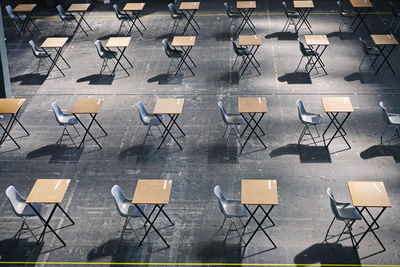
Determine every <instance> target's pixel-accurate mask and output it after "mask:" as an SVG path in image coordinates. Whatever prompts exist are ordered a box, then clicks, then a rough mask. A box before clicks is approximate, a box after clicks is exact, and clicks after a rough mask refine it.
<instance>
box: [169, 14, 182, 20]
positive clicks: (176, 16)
mask: <svg viewBox="0 0 400 267" xmlns="http://www.w3.org/2000/svg"><path fill="white" fill-rule="evenodd" d="M171 16H172V18H173V19H182V17H183V15H182V14H181V13H176V14H173V15H171Z"/></svg>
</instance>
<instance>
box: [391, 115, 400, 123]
mask: <svg viewBox="0 0 400 267" xmlns="http://www.w3.org/2000/svg"><path fill="white" fill-rule="evenodd" d="M388 117H389V120H390V122H391V123H392V124H394V125H400V114H396V113H388Z"/></svg>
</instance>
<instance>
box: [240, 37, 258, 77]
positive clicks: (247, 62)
mask: <svg viewBox="0 0 400 267" xmlns="http://www.w3.org/2000/svg"><path fill="white" fill-rule="evenodd" d="M258 48H260V46H258V45H257V46H252V47H251V49H250V53H249V55H246V58H245V60H244V61H243V65H244V69H243V71H242V73H241V74H240V77H241V76H243V74H244V72H245V71H246V69H247V67H248V66H249V65H250V63H251V64H252V65H253V67H254V68H255V69H256V71H257V72H258V74H259V75H261V72H260V71H259V70H258V66H256V65H255V64H254V62H253V59H254V60H255V62H258V61H257V60H256V59H255V54H256V53H257V50H258ZM253 50H254V51H253ZM241 67H242V66H241ZM239 70H240V68H239Z"/></svg>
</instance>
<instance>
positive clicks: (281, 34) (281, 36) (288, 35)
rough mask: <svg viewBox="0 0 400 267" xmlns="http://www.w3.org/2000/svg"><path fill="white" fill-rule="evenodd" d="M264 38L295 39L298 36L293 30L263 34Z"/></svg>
mask: <svg viewBox="0 0 400 267" xmlns="http://www.w3.org/2000/svg"><path fill="white" fill-rule="evenodd" d="M264 38H265V39H272V38H278V40H279V41H295V40H297V38H298V36H297V33H295V32H274V33H271V34H267V35H265V36H264Z"/></svg>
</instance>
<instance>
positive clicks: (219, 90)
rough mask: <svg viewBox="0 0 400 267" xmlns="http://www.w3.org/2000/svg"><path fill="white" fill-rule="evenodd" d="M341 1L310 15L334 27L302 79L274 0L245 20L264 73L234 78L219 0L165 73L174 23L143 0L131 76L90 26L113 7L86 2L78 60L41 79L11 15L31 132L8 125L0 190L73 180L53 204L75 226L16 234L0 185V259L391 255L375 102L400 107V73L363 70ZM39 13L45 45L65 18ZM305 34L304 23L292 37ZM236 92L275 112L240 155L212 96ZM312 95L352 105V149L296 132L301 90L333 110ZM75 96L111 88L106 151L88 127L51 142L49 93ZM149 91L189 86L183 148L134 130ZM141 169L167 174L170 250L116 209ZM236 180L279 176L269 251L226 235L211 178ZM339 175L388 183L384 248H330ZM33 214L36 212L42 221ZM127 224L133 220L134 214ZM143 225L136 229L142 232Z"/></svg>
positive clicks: (174, 91) (71, 48)
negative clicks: (166, 41)
mask: <svg viewBox="0 0 400 267" xmlns="http://www.w3.org/2000/svg"><path fill="white" fill-rule="evenodd" d="M373 3H374V5H376V9H374V10H373V12H374V13H373V14H371V15H370V16H368V18H367V23H368V24H369V25H370V26H371V28H372V31H373V32H374V33H386V32H387V30H385V29H386V28H387V25H388V24H389V23H390V20H391V16H390V13H388V11H389V10H388V8H387V2H377V1H373ZM347 4H348V3H347V2H346V5H347ZM66 6H68V5H67V4H66ZM335 9H336V6H335V5H334V2H329V1H322V2H318V3H316V8H315V10H314V12H313V13H312V14H311V15H310V17H309V20H310V22H311V24H312V26H313V31H314V33H316V34H328V36H329V41H330V43H331V44H330V46H329V47H328V48H327V50H326V52H325V54H324V56H323V60H324V62H325V64H326V69H327V71H328V73H329V74H328V75H327V76H321V75H313V76H312V77H311V79H310V78H309V77H308V76H307V75H305V74H304V73H302V72H301V71H300V72H295V69H296V66H297V64H298V62H299V60H300V57H301V55H300V51H299V48H298V42H297V41H296V38H297V36H296V35H295V34H290V33H282V32H281V29H282V27H283V25H284V23H285V19H286V18H285V17H284V15H283V13H282V8H281V3H280V1H273V2H271V1H268V2H267V1H265V2H261V1H257V10H256V12H255V14H254V16H253V21H254V24H255V25H256V31H257V34H261V36H262V37H265V38H263V45H262V47H261V48H260V49H259V51H258V54H257V58H258V60H259V62H260V63H261V68H260V71H261V73H262V75H261V76H257V75H256V72H255V71H254V70H252V71H249V72H247V73H246V75H245V76H244V77H243V79H241V80H240V81H238V79H237V73H236V71H235V70H233V69H232V68H231V67H232V64H233V61H234V58H235V55H234V52H233V50H232V46H231V43H230V41H229V39H230V36H231V31H230V27H229V20H228V19H227V17H226V15H225V14H224V10H223V6H222V3H220V2H214V1H203V2H202V3H201V9H200V11H199V12H198V17H197V20H198V22H199V24H200V26H201V30H200V36H199V37H197V38H198V39H197V40H196V46H195V47H194V48H193V50H192V54H191V55H192V58H193V59H194V61H195V62H196V64H197V68H196V69H195V76H192V75H191V74H190V72H189V71H187V70H184V71H183V74H182V75H180V76H178V77H173V76H172V75H168V68H169V66H170V60H169V59H168V58H167V57H166V56H165V54H164V51H163V48H162V45H161V40H162V39H163V38H170V37H171V36H172V35H171V34H170V30H171V27H172V21H171V18H170V17H169V15H168V13H167V12H166V3H163V2H161V1H152V2H149V3H147V4H146V7H145V12H144V14H145V16H144V17H143V18H142V20H143V23H144V24H145V25H146V27H147V30H146V31H145V32H144V36H143V37H138V36H139V35H138V33H137V32H133V33H132V37H133V38H132V41H131V44H130V46H129V47H128V49H127V52H126V55H127V56H128V58H129V59H130V60H131V61H132V63H133V68H130V69H129V73H130V74H131V76H130V77H126V75H125V74H124V73H123V72H122V71H120V70H119V71H117V73H116V76H115V77H112V76H110V75H108V74H104V75H99V70H100V66H101V60H100V59H99V58H98V55H97V52H96V49H95V46H94V40H96V39H100V40H103V41H104V40H106V39H107V38H108V37H110V36H114V35H116V34H117V30H118V27H119V22H118V21H117V20H116V18H115V16H114V13H112V11H111V6H110V5H102V4H95V5H93V7H92V9H91V11H90V12H88V14H87V21H88V22H89V23H90V24H91V26H92V27H93V31H91V32H90V33H89V37H86V36H85V35H84V34H83V33H82V32H78V33H77V34H76V35H75V36H74V37H71V38H70V41H69V42H68V44H67V45H66V48H65V50H64V53H63V55H64V57H65V58H66V60H67V61H68V62H69V63H70V65H71V69H68V70H65V74H66V77H65V78H62V76H60V74H59V73H58V72H57V71H53V72H52V73H51V74H50V76H49V77H46V76H45V70H44V69H42V70H40V72H39V74H37V73H36V67H37V60H36V59H35V58H34V57H33V55H32V52H31V50H30V48H29V47H28V41H29V40H30V38H31V37H30V36H29V35H24V36H23V37H21V38H17V37H16V36H15V33H14V29H13V28H12V25H11V24H10V23H9V21H8V19H5V20H4V22H5V26H6V37H7V47H8V56H9V65H10V75H11V81H12V87H13V96H14V97H25V98H27V102H26V104H25V105H24V107H23V110H22V112H21V116H20V117H21V122H22V123H23V125H24V126H25V127H26V128H27V129H28V131H29V132H30V136H24V132H23V131H22V129H20V128H19V127H18V126H16V127H15V128H14V129H13V134H14V136H15V137H18V139H17V140H18V143H20V144H21V147H22V148H21V149H20V150H15V146H14V145H13V144H12V142H10V141H6V142H5V143H4V144H3V145H2V146H1V148H0V170H1V172H0V191H1V192H4V191H5V189H6V188H7V187H8V186H9V185H14V186H16V188H17V189H18V190H19V191H20V193H21V194H22V195H23V196H27V195H28V194H29V192H30V189H31V188H32V186H33V184H34V182H35V180H36V179H37V178H70V179H72V182H71V184H70V187H69V189H68V191H67V194H66V195H65V198H64V201H63V203H62V206H63V207H64V208H65V210H66V211H67V212H68V214H69V215H70V216H71V217H72V218H73V219H74V220H75V222H76V225H74V226H71V227H66V228H64V229H61V230H60V231H59V234H60V235H61V236H62V238H63V239H64V240H65V242H66V243H67V246H66V247H64V248H59V246H60V243H59V242H58V240H57V239H56V238H55V237H54V235H52V234H51V233H49V234H47V235H46V236H45V239H44V243H43V244H41V245H36V244H35V242H34V240H33V239H32V238H30V236H29V235H23V236H22V237H21V240H20V242H19V243H18V244H17V242H16V241H15V240H14V239H12V237H13V235H14V234H15V232H16V231H17V230H18V227H19V224H20V222H21V221H20V218H18V217H16V216H14V214H13V212H12V210H11V207H10V204H9V202H8V200H7V198H6V196H5V194H2V197H1V198H0V221H1V231H0V240H1V241H0V257H1V261H3V262H12V261H16V262H25V261H26V262H83V263H85V262H89V263H90V262H104V265H105V266H107V265H109V263H110V262H111V263H118V262H132V263H133V262H136V263H143V264H144V265H148V266H151V263H193V265H194V264H195V263H203V264H208V263H210V264H209V265H210V266H211V265H212V263H243V264H246V263H255V264H260V265H261V264H266V263H270V264H288V265H297V264H298V265H307V264H327V265H325V266H328V265H329V264H343V266H347V265H348V264H361V265H363V264H378V265H382V266H383V265H385V264H399V263H400V250H399V241H400V226H399V225H400V219H399V214H400V208H399V207H400V200H399V193H400V183H399V165H398V163H399V162H400V147H399V145H398V144H399V143H398V142H392V143H391V145H390V146H389V147H388V146H380V145H379V143H380V140H379V138H380V134H381V132H382V130H383V129H384V127H385V122H384V120H383V117H382V114H381V110H380V108H379V101H384V102H385V103H386V104H387V106H388V107H389V109H390V110H391V111H393V112H400V110H399V108H398V107H399V104H398V103H399V100H400V95H399V92H398V84H399V81H400V78H399V75H396V76H393V75H391V73H390V71H389V69H388V68H387V67H384V68H383V69H382V71H381V72H380V73H379V74H378V75H377V76H374V75H373V71H372V70H369V71H368V70H366V66H367V64H366V65H364V67H363V70H362V72H360V71H359V68H358V66H359V64H360V62H361V59H362V57H363V52H362V50H361V46H360V43H359V41H358V37H359V36H363V37H364V38H365V39H366V40H367V41H368V42H369V43H371V42H372V40H371V39H370V38H369V37H368V34H367V32H366V31H365V30H364V29H362V30H361V31H358V32H357V33H356V34H354V35H352V34H349V33H340V32H338V25H339V23H340V18H339V16H338V14H336V13H334V12H335ZM35 15H37V16H38V18H37V19H36V22H37V24H38V26H39V28H40V29H41V33H37V32H36V33H35V36H34V37H33V39H34V40H35V42H37V43H38V44H40V43H41V42H43V40H44V39H45V38H46V37H47V36H61V33H60V31H61V25H62V24H61V22H60V21H59V19H58V17H48V16H52V15H54V12H53V11H52V10H50V9H41V10H40V11H38V12H37V13H36V14H35ZM181 26H182V25H181ZM71 29H72V28H69V30H71ZM181 29H182V28H180V30H181ZM244 33H250V32H249V31H245V32H244ZM306 33H307V32H306V31H301V32H300V35H301V34H306ZM396 36H397V35H396ZM397 37H400V36H397ZM398 57H399V51H398V49H397V48H396V49H395V51H394V53H393V54H392V57H391V63H392V65H393V66H394V69H395V71H396V72H399V71H400V68H399V63H398V60H397V58H398ZM171 68H172V69H171V70H170V73H173V66H172V67H171ZM238 96H265V97H266V98H267V101H268V108H269V112H268V114H267V116H265V119H264V120H263V121H262V123H261V126H262V127H263V129H265V131H266V136H264V137H262V138H263V141H264V142H265V144H266V145H267V149H265V150H260V148H262V147H261V146H260V144H259V142H258V141H257V140H256V139H252V140H251V142H250V144H249V146H247V147H246V149H245V150H244V152H243V153H242V155H239V150H240V147H239V145H238V144H237V143H236V142H235V141H234V140H233V139H232V140H231V141H230V142H229V143H228V144H227V145H225V141H224V140H223V139H222V138H221V136H222V133H223V130H224V124H223V122H222V120H221V117H220V113H219V110H218V109H217V101H218V100H222V101H224V103H225V104H226V105H227V108H228V109H229V110H232V111H236V110H237V97H238ZM321 96H349V97H350V99H351V101H352V103H353V106H354V107H355V112H354V113H353V114H351V116H350V117H349V119H348V121H347V122H346V124H345V129H346V131H347V133H348V137H347V138H348V140H349V142H350V144H351V146H352V148H351V149H350V150H344V149H345V148H346V146H345V144H344V143H343V142H342V141H341V140H340V139H337V140H334V141H333V142H332V145H331V146H330V147H329V150H326V149H324V147H323V143H322V142H321V139H319V143H318V144H319V146H318V147H316V148H315V147H314V146H313V145H312V144H311V143H310V140H308V141H305V142H304V143H303V145H301V146H300V147H297V146H296V142H297V138H298V136H299V134H300V132H301V129H302V126H301V124H300V123H299V122H298V118H297V110H296V106H295V102H296V100H297V99H299V98H301V99H303V101H304V103H305V105H306V107H307V108H308V109H309V110H310V111H311V112H318V113H321V114H322V115H323V118H324V124H323V125H322V127H321V130H322V129H324V128H325V127H326V125H327V123H328V122H329V121H328V117H327V115H326V114H324V113H323V109H322V105H321V100H320V99H321ZM82 97H101V98H104V99H105V101H104V106H103V109H102V110H101V113H100V114H99V116H98V120H99V121H100V123H101V124H102V126H103V127H104V128H105V129H106V130H107V131H108V133H109V136H107V137H101V138H99V142H100V143H101V145H102V146H103V149H102V150H99V149H98V147H97V146H96V145H95V143H94V142H92V141H90V140H89V141H88V142H87V143H86V146H85V148H84V149H83V150H79V151H77V150H75V149H74V148H72V146H71V144H70V143H68V142H65V143H64V144H65V146H62V147H59V146H56V145H55V143H56V141H57V139H58V138H59V136H60V135H61V132H62V128H61V127H59V126H58V125H57V123H56V122H55V120H54V115H53V113H52V111H51V109H50V104H51V103H52V102H53V101H57V102H59V103H60V105H61V106H62V107H63V109H65V110H70V109H71V108H72V106H73V104H74V102H75V101H76V100H77V99H78V98H82ZM158 97H184V98H185V106H184V111H183V114H182V115H181V116H180V118H179V125H180V126H182V128H183V130H184V131H185V133H186V137H181V138H179V139H178V140H179V142H180V143H181V144H182V146H183V150H182V151H180V150H179V148H178V147H177V146H176V145H175V144H174V143H173V141H172V140H170V139H168V142H167V144H166V145H165V146H163V148H162V149H160V150H157V146H156V144H155V142H154V141H153V140H151V138H149V139H148V140H147V141H146V143H145V144H143V139H144V135H145V133H146V127H145V126H143V125H142V124H141V122H140V120H139V117H138V114H137V111H136V108H135V107H134V104H135V103H136V102H137V101H143V102H144V104H145V106H146V107H147V108H148V110H149V111H152V109H153V107H154V104H155V102H156V99H157V98H158ZM81 130H83V129H81ZM93 133H94V134H96V136H101V135H102V133H101V132H100V131H99V130H98V129H97V128H93ZM137 179H172V180H174V184H173V188H172V194H171V201H170V204H169V205H168V206H167V207H166V208H165V211H166V212H167V213H168V215H169V216H170V217H171V218H172V220H173V221H174V222H175V226H174V227H167V226H168V221H167V220H165V218H163V217H160V220H159V221H158V223H157V226H158V227H160V228H161V232H162V234H163V236H164V237H165V238H166V240H167V241H168V242H169V244H170V245H171V247H170V248H166V247H165V245H164V243H163V242H162V241H161V239H160V238H159V237H158V236H157V235H156V234H155V233H154V232H153V231H152V232H151V234H150V236H149V238H147V239H146V241H145V242H144V244H143V245H142V246H140V247H138V241H137V239H135V237H134V236H133V235H129V234H128V235H126V236H125V238H124V239H123V240H120V238H119V237H120V233H121V230H122V226H123V222H124V219H123V218H121V217H120V216H119V214H118V213H117V211H116V209H115V205H114V201H113V199H112V196H111V194H110V189H111V187H112V186H113V185H114V184H119V185H120V186H121V187H122V189H123V190H124V191H125V193H126V195H127V196H128V197H130V196H131V195H132V193H133V191H134V188H135V185H136V180H137ZM242 179H276V180H277V182H278V190H279V205H278V206H277V207H275V208H274V209H273V211H272V212H271V218H272V219H273V220H274V221H275V223H276V226H275V227H272V228H268V229H267V230H266V231H267V232H268V234H270V236H271V238H272V239H273V240H274V242H275V243H276V245H277V248H276V249H271V248H272V245H271V244H270V243H269V242H268V240H267V239H266V238H265V237H264V236H263V235H262V234H261V233H259V234H257V235H256V237H255V239H254V240H253V242H252V243H251V244H250V245H249V246H248V247H247V249H246V250H244V249H243V247H242V246H241V245H240V241H239V238H238V237H237V235H236V234H234V233H231V234H230V235H229V238H228V240H227V241H226V242H224V237H225V235H226V232H227V230H228V226H229V225H225V227H224V228H223V229H221V230H219V226H220V225H221V223H222V221H223V216H222V214H221V213H220V211H219V208H218V203H217V201H216V198H215V196H214V194H213V187H214V186H215V185H220V186H221V187H222V188H223V190H224V192H225V194H226V195H227V196H228V197H229V198H236V199H240V181H241V180H242ZM347 181H383V182H384V183H385V186H386V190H387V192H388V195H389V198H390V201H391V204H392V208H390V209H387V210H386V211H385V212H384V214H383V215H382V217H381V219H380V221H379V225H380V229H379V230H377V231H376V232H377V234H378V235H379V237H380V238H381V240H382V241H383V242H384V244H385V246H386V251H384V252H381V253H377V252H379V251H380V250H381V249H380V247H379V244H378V242H377V241H376V239H374V237H373V235H371V234H368V235H367V237H366V239H365V240H364V241H363V242H362V243H361V245H360V248H359V249H358V250H357V251H354V250H353V249H352V247H351V242H350V240H349V239H344V240H342V241H341V242H340V243H339V245H337V246H334V245H333V244H332V243H324V241H323V240H324V237H325V233H326V230H327V228H328V226H329V223H330V221H331V219H332V217H333V215H332V212H331V210H330V206H329V199H328V197H327V195H326V189H327V188H328V187H331V188H332V190H333V192H334V194H335V196H336V197H337V199H340V200H343V201H350V196H349V193H348V189H347ZM377 211H378V210H373V212H374V213H375V212H377ZM29 222H30V223H31V224H33V225H36V226H38V225H40V223H39V222H38V220H36V219H30V220H29ZM67 224H68V221H67V220H65V217H63V216H62V214H61V213H56V214H55V217H54V218H53V220H52V225H53V226H55V227H57V228H59V227H62V226H63V225H67ZM135 225H136V226H137V227H140V226H139V222H137V221H135ZM266 226H267V227H268V224H267V225H266ZM252 227H253V228H254V225H251V227H250V229H253V228H252ZM341 227H342V224H340V223H336V224H335V225H334V226H333V228H332V229H331V231H332V233H338V232H340V230H341ZM365 229H366V225H365V224H364V223H362V222H359V223H357V224H355V226H354V231H355V232H356V233H360V232H362V231H363V230H365ZM139 234H140V235H143V230H141V231H139ZM248 236H249V235H246V238H248ZM330 242H333V241H332V240H330ZM21 265H24V264H21ZM38 265H41V264H38ZM65 265H66V266H67V265H68V264H67V263H65Z"/></svg>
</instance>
